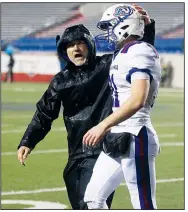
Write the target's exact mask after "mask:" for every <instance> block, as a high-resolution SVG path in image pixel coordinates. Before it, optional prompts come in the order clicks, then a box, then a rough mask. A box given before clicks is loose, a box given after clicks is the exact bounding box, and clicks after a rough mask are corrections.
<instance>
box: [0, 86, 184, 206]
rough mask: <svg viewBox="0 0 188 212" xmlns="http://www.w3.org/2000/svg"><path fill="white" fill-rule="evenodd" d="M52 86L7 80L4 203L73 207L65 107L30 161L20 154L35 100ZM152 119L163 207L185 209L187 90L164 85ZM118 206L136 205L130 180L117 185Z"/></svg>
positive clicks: (3, 123) (159, 200) (3, 120)
mask: <svg viewBox="0 0 188 212" xmlns="http://www.w3.org/2000/svg"><path fill="white" fill-rule="evenodd" d="M47 86H48V85H47V84H33V83H32V84H29V83H13V84H8V83H7V84H4V83H2V85H1V88H2V111H1V136H2V142H1V156H2V157H1V159H2V185H1V187H2V193H1V197H2V209H24V208H30V209H31V208H35V209H47V208H48V209H60V208H61V209H71V206H70V203H69V201H68V197H67V193H66V188H65V185H64V182H63V178H62V172H63V169H64V167H65V165H66V162H67V157H68V155H67V141H66V130H65V127H64V123H63V119H62V111H61V112H60V116H59V118H58V119H57V120H55V121H54V123H53V126H52V130H51V132H50V133H49V134H48V135H47V136H46V138H45V139H44V140H43V141H41V142H40V143H39V144H38V145H37V147H36V148H35V150H34V151H33V152H32V154H31V155H29V157H28V160H27V161H26V167H22V166H21V165H20V164H19V162H18V161H17V157H16V151H17V150H16V148H17V145H18V143H19V141H20V139H21V137H22V135H23V133H24V131H25V129H26V126H27V125H28V124H29V122H30V120H31V118H32V116H33V114H34V112H35V103H36V102H37V101H38V100H39V98H40V97H41V95H42V94H43V92H44V91H45V89H46V88H47ZM152 120H153V125H154V127H155V129H156V131H157V132H158V135H159V139H160V144H161V153H160V155H159V156H158V157H157V158H156V171H157V204H158V209H184V204H185V201H184V93H183V90H182V89H160V90H159V96H158V98H157V100H156V104H155V107H154V109H153V112H152ZM54 194H55V195H54ZM112 209H132V206H131V202H130V197H129V194H128V190H127V188H126V186H125V184H122V185H121V186H119V187H118V188H117V189H116V194H115V197H114V200H113V204H112Z"/></svg>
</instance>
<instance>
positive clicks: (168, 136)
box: [158, 134, 176, 138]
mask: <svg viewBox="0 0 188 212" xmlns="http://www.w3.org/2000/svg"><path fill="white" fill-rule="evenodd" d="M158 136H159V138H174V137H176V134H159V135H158Z"/></svg>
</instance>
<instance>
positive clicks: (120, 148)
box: [103, 132, 131, 158]
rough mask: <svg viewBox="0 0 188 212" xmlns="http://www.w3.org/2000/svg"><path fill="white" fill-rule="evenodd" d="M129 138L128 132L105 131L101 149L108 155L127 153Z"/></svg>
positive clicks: (114, 155) (116, 155)
mask: <svg viewBox="0 0 188 212" xmlns="http://www.w3.org/2000/svg"><path fill="white" fill-rule="evenodd" d="M130 140H131V134H130V133H126V132H122V133H107V134H106V136H105V138H104V142H103V150H104V152H105V153H106V154H108V155H109V156H111V157H113V158H117V157H119V156H122V155H124V154H125V153H127V151H128V150H129V147H130Z"/></svg>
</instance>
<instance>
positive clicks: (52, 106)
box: [17, 79, 61, 164]
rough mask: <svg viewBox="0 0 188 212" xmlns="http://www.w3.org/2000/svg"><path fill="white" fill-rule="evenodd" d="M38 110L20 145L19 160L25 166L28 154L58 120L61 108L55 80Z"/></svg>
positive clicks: (43, 97)
mask: <svg viewBox="0 0 188 212" xmlns="http://www.w3.org/2000/svg"><path fill="white" fill-rule="evenodd" d="M36 107H37V110H36V112H35V114H34V116H33V118H32V121H31V123H30V124H29V125H28V127H27V129H26V131H25V133H24V135H23V137H22V139H21V142H20V144H19V145H18V152H17V156H18V160H19V161H20V163H21V164H24V160H25V159H26V158H27V156H28V154H29V153H30V152H31V151H32V150H33V149H34V148H35V146H36V144H37V143H38V142H39V141H41V140H42V139H43V138H44V137H45V136H46V134H47V133H48V132H49V131H50V129H51V124H52V122H53V121H54V120H55V119H56V118H58V116H59V111H60V107H61V101H60V99H59V95H58V90H57V83H56V80H55V79H53V80H52V82H51V83H50V85H49V87H48V89H47V90H46V92H45V93H44V95H43V96H42V98H41V99H40V100H39V102H38V103H37V104H36Z"/></svg>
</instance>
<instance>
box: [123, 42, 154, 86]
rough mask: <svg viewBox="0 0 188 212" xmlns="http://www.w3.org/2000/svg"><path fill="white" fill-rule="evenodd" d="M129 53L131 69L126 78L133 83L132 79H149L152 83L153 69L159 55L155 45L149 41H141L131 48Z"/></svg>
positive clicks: (129, 66)
mask: <svg viewBox="0 0 188 212" xmlns="http://www.w3.org/2000/svg"><path fill="white" fill-rule="evenodd" d="M129 54H130V60H129V61H128V70H129V71H128V74H127V75H126V80H127V81H128V82H129V83H131V81H132V80H137V79H148V80H150V83H151V81H152V79H153V73H152V70H153V68H154V65H155V60H156V57H157V56H158V55H157V53H156V51H155V49H154V47H152V46H151V45H150V44H148V43H144V42H143V43H139V44H136V45H134V46H132V47H131V48H130V50H129ZM126 62H127V61H126Z"/></svg>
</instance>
